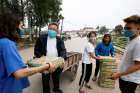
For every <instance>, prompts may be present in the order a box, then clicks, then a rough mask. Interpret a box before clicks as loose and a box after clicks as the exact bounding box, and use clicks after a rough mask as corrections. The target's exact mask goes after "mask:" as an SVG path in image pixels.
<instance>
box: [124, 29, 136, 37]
mask: <svg viewBox="0 0 140 93" xmlns="http://www.w3.org/2000/svg"><path fill="white" fill-rule="evenodd" d="M124 35H125V36H126V37H129V38H131V37H133V36H134V33H133V32H132V31H131V30H127V29H125V30H124Z"/></svg>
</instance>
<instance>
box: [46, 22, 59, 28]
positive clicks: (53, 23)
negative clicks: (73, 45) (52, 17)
mask: <svg viewBox="0 0 140 93" xmlns="http://www.w3.org/2000/svg"><path fill="white" fill-rule="evenodd" d="M50 25H55V26H57V28H59V24H58V23H56V22H52V23H49V25H48V26H50Z"/></svg>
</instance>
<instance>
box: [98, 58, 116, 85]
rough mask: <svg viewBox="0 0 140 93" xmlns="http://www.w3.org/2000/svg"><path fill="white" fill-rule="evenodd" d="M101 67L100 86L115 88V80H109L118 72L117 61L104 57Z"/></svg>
mask: <svg viewBox="0 0 140 93" xmlns="http://www.w3.org/2000/svg"><path fill="white" fill-rule="evenodd" d="M100 65H101V66H100V74H99V86H101V87H104V88H115V80H111V79H109V77H110V76H111V75H112V74H113V73H115V72H116V70H117V64H116V63H115V59H114V58H112V57H103V59H102V60H100Z"/></svg>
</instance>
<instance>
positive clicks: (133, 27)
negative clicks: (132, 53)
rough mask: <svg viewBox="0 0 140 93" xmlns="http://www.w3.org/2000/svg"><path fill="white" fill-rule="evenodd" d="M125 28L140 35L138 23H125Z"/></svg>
mask: <svg viewBox="0 0 140 93" xmlns="http://www.w3.org/2000/svg"><path fill="white" fill-rule="evenodd" d="M125 28H126V29H127V30H130V31H132V32H133V33H134V35H136V36H137V35H139V33H140V26H139V25H138V24H134V23H127V24H126V25H125Z"/></svg>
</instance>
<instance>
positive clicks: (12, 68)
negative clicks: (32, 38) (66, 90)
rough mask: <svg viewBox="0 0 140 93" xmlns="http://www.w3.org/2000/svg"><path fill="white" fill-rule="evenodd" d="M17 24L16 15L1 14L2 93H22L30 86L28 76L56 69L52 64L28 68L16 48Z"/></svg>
mask: <svg viewBox="0 0 140 93" xmlns="http://www.w3.org/2000/svg"><path fill="white" fill-rule="evenodd" d="M17 23H18V21H17V18H16V17H15V16H14V15H12V14H0V93H22V89H23V88H26V87H28V86H29V81H28V79H27V78H26V77H27V76H31V75H33V74H36V73H40V72H43V71H45V70H51V71H53V69H54V66H53V65H52V64H46V65H43V66H41V67H35V68H27V67H26V65H25V64H24V63H23V61H22V58H21V56H20V55H19V52H18V50H17V47H16V42H17V41H18V40H19V37H18V33H17V31H16V29H17V28H16V27H17V26H16V25H17Z"/></svg>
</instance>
